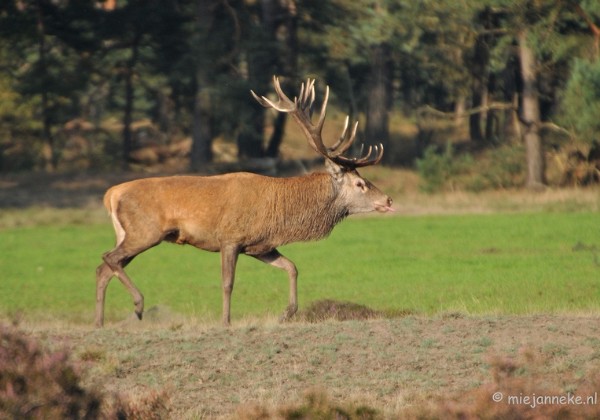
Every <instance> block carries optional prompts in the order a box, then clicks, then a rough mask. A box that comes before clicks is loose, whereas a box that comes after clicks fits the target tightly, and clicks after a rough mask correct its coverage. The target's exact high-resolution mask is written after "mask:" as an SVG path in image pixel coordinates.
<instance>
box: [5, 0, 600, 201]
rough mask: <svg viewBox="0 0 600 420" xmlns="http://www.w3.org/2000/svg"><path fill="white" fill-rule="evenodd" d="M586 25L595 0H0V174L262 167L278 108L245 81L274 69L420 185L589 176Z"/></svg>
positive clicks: (528, 182) (597, 66)
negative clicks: (308, 86)
mask: <svg viewBox="0 0 600 420" xmlns="http://www.w3.org/2000/svg"><path fill="white" fill-rule="evenodd" d="M598 24H600V4H599V3H598V2H596V1H592V0H581V1H577V0H545V1H540V0H488V1H472V0H464V1H460V2H438V1H430V0H426V1H419V2H413V1H403V0H352V1H350V0H318V1H316V0H306V1H297V0H131V1H124V0H105V1H91V0H78V1H73V0H71V1H69V0H10V1H4V2H2V5H0V171H2V172H14V171H30V170H35V171H46V172H57V171H59V172H60V171H62V172H70V171H112V170H115V169H126V170H131V169H140V168H141V169H144V168H147V167H150V166H155V167H159V168H162V169H165V168H168V170H169V171H175V172H181V171H188V170H192V171H198V172H207V171H209V169H210V168H214V167H213V166H211V165H214V163H215V162H219V161H223V160H227V159H226V158H224V157H223V156H224V155H226V153H224V152H223V150H230V151H231V153H230V154H231V155H232V156H230V157H229V160H230V161H236V162H245V166H243V168H244V169H246V168H247V167H250V168H251V169H252V168H255V166H256V165H258V166H256V167H258V168H263V167H264V165H263V163H261V162H272V161H274V160H277V159H279V158H284V159H285V158H289V157H290V156H286V154H285V152H283V151H282V147H281V145H282V140H283V138H284V133H285V128H286V120H287V118H286V115H285V114H279V115H275V114H273V113H270V112H267V111H266V110H265V109H264V108H262V107H261V106H260V105H258V104H257V103H256V102H255V101H254V100H253V99H252V98H251V96H250V94H249V91H250V90H251V89H252V90H254V91H256V92H258V93H259V94H268V93H269V92H271V91H272V87H271V78H272V75H274V74H277V75H281V76H282V81H283V87H284V90H285V91H286V92H288V93H289V94H293V93H295V92H297V91H298V88H299V85H300V82H301V81H302V80H303V79H304V78H306V77H308V76H310V77H316V78H317V79H319V83H318V89H319V90H320V91H319V92H318V96H319V97H322V96H321V95H320V94H322V90H323V88H324V86H325V84H328V85H329V86H330V88H331V91H332V94H333V98H332V101H331V102H332V105H331V106H333V107H334V108H335V109H337V110H338V111H339V112H340V113H341V114H346V113H347V114H350V116H351V118H354V119H358V120H360V121H361V125H360V130H361V131H360V133H359V137H360V138H361V140H363V141H364V142H366V143H378V142H382V143H383V144H384V147H385V149H386V155H385V159H386V161H385V163H387V164H388V165H404V166H410V167H413V166H414V167H416V168H417V169H419V171H420V173H421V175H422V177H423V178H425V182H424V183H423V184H422V185H423V188H425V189H429V190H436V189H443V188H449V187H450V188H454V187H456V186H457V185H458V186H461V185H464V186H466V187H467V188H471V189H474V190H480V189H485V188H506V187H513V186H526V187H529V188H536V189H537V188H539V187H540V186H543V185H545V184H548V183H550V184H562V185H566V184H568V185H573V184H588V183H594V182H596V181H598V179H599V176H598V174H599V172H598V168H599V167H600V162H596V159H597V157H598V155H600V153H598V152H600V150H598V147H597V144H596V141H597V135H596V133H597V131H598V128H600V118H598V115H600V60H599V56H600V52H599V50H600V28H599V27H598ZM334 119H335V116H334ZM403 127H404V128H406V127H410V129H408V130H406V129H404V130H403ZM407 133H409V135H406V134H407ZM219 144H221V145H225V146H224V149H223V148H222V147H221V148H220V147H218V145H219ZM257 162H258V163H257ZM481 162H484V163H481ZM253 165H254V166H253ZM231 169H232V167H230V166H229V167H225V169H223V170H231ZM473 173H477V174H479V175H480V176H478V177H475V178H473V176H471V175H472V174H473ZM465 178H468V179H469V181H464V179H465ZM461 179H462V180H463V181H461Z"/></svg>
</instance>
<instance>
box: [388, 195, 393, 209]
mask: <svg viewBox="0 0 600 420" xmlns="http://www.w3.org/2000/svg"><path fill="white" fill-rule="evenodd" d="M393 202H394V200H392V197H388V199H387V204H388V207H392V203H393Z"/></svg>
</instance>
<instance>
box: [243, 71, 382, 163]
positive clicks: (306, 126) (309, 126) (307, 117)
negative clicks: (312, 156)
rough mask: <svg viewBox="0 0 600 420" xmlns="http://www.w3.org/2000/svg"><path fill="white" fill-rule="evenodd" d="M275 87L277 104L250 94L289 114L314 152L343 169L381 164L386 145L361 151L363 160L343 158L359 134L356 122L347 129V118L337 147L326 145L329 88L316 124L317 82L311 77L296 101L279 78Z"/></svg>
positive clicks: (303, 84)
mask: <svg viewBox="0 0 600 420" xmlns="http://www.w3.org/2000/svg"><path fill="white" fill-rule="evenodd" d="M273 86H274V87H275V92H276V93H277V97H278V101H277V103H275V102H273V101H271V100H270V99H268V98H266V97H264V96H258V95H257V94H256V93H254V92H253V91H251V92H252V96H254V99H256V100H257V101H258V103H260V104H261V105H263V106H264V107H266V108H273V109H275V110H277V111H280V112H287V113H290V114H291V115H292V117H293V118H294V119H295V120H296V121H297V122H298V124H299V125H300V127H301V128H302V131H304V134H305V135H306V139H307V140H308V144H309V145H310V146H311V147H312V148H313V149H315V151H317V152H318V153H320V154H321V155H323V156H324V157H325V158H327V159H330V160H331V161H333V162H335V163H337V164H338V165H341V166H344V167H346V168H348V169H354V168H358V167H362V166H368V165H375V164H376V163H379V161H380V160H381V158H382V157H383V145H381V144H380V145H378V146H374V147H373V146H369V150H368V151H367V153H366V154H364V155H363V154H362V149H361V156H362V157H358V158H347V157H344V156H342V154H343V153H345V152H346V151H347V150H348V149H350V146H352V143H353V142H354V139H355V138H356V131H357V128H358V121H357V122H356V123H354V126H353V127H352V130H351V131H349V130H348V126H349V121H350V119H349V117H346V121H345V124H344V130H343V131H342V135H341V136H340V138H339V139H338V140H337V141H336V142H335V144H334V145H332V146H331V147H329V148H328V147H326V146H325V145H324V144H323V139H322V137H321V132H322V131H323V125H324V123H325V116H326V114H327V103H328V101H329V86H326V87H325V96H324V98H323V103H322V104H321V111H320V114H319V120H318V121H317V124H316V125H315V124H313V123H312V121H311V111H312V105H313V103H314V101H315V79H311V78H308V79H307V80H306V83H302V85H301V87H300V93H299V95H298V96H297V97H294V100H293V101H292V100H291V99H290V98H289V97H288V96H287V95H286V94H285V93H284V92H283V90H282V89H281V84H280V82H279V78H278V77H277V76H273ZM373 152H375V154H376V155H375V157H374V158H371V155H372V154H373Z"/></svg>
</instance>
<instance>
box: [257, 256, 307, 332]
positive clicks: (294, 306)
mask: <svg viewBox="0 0 600 420" xmlns="http://www.w3.org/2000/svg"><path fill="white" fill-rule="evenodd" d="M253 257H254V258H256V259H258V260H260V261H262V262H264V263H266V264H269V265H272V266H273V267H277V268H280V269H282V270H284V271H285V272H287V274H288V278H289V282H290V292H289V302H288V306H287V308H286V309H285V311H283V314H281V316H280V317H279V321H281V322H283V321H288V320H289V319H291V318H292V317H293V316H294V314H295V313H296V312H297V311H298V269H296V265H295V264H294V263H293V262H292V261H291V260H290V259H288V258H286V257H284V256H283V255H281V254H280V253H279V251H277V250H276V249H274V250H272V251H269V252H267V253H265V254H260V255H253Z"/></svg>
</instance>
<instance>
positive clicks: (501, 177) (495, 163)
mask: <svg viewBox="0 0 600 420" xmlns="http://www.w3.org/2000/svg"><path fill="white" fill-rule="evenodd" d="M524 156H525V148H524V146H523V145H522V144H505V145H501V146H499V147H496V148H492V149H490V150H487V151H486V152H484V153H483V154H482V156H480V157H479V159H477V160H476V163H475V165H474V168H473V172H474V174H473V176H472V177H471V178H469V179H467V180H466V185H465V187H466V189H468V190H471V191H482V190H489V189H499V188H516V187H520V186H522V185H523V184H524V182H525V170H526V167H525V159H524Z"/></svg>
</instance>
